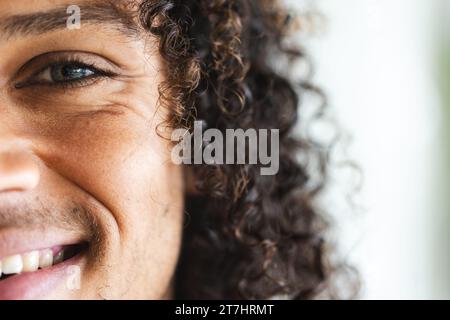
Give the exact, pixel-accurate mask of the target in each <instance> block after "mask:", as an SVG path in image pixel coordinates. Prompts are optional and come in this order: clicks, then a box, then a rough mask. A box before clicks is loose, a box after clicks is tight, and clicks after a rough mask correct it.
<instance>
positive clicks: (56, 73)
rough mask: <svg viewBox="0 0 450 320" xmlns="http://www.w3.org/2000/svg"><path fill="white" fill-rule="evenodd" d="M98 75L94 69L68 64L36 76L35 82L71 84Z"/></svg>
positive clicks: (45, 70)
mask: <svg viewBox="0 0 450 320" xmlns="http://www.w3.org/2000/svg"><path fill="white" fill-rule="evenodd" d="M95 75H96V71H95V70H93V69H92V68H90V67H88V66H84V65H80V64H74V63H67V64H57V65H53V66H49V67H47V68H45V69H44V70H42V71H41V72H40V73H39V74H37V75H36V77H35V80H36V81H38V82H46V83H61V82H71V81H77V80H82V79H86V78H89V77H92V76H95Z"/></svg>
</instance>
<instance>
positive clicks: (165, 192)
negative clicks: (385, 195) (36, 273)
mask: <svg viewBox="0 0 450 320" xmlns="http://www.w3.org/2000/svg"><path fill="white" fill-rule="evenodd" d="M13 2H14V5H12V3H13ZM65 4H67V1H62V0H61V1H46V0H41V1H29V0H19V1H17V0H16V1H5V0H0V20H2V19H4V18H5V17H6V16H9V15H18V14H26V13H32V12H36V11H38V10H39V11H41V10H47V9H52V8H54V7H55V6H56V5H65ZM152 45H153V40H152V39H151V38H148V36H142V37H127V36H125V35H124V34H122V33H120V32H118V31H117V30H114V29H113V28H99V27H98V26H94V25H86V26H83V27H82V28H81V29H79V30H68V29H60V30H57V31H52V32H48V33H45V34H42V35H20V36H17V37H5V36H4V35H2V34H1V33H0V52H1V60H0V119H1V121H0V212H6V211H8V212H10V213H11V212H12V213H13V215H14V223H13V226H11V227H9V225H8V223H7V222H8V221H9V220H8V215H6V214H0V233H2V232H6V229H8V231H11V232H16V231H17V232H19V231H20V232H24V233H25V234H26V232H28V231H32V230H33V229H36V228H37V227H38V226H39V228H41V229H42V232H43V233H49V232H56V233H59V234H64V233H68V232H69V230H70V233H71V234H76V235H79V237H80V238H82V239H83V240H86V241H87V242H88V244H89V249H88V254H86V255H85V257H84V258H83V259H82V262H81V264H80V266H81V267H82V278H81V284H82V288H81V290H78V291H71V290H68V289H66V287H65V286H64V285H61V286H60V287H59V289H57V290H52V291H51V292H49V293H48V296H46V297H42V298H60V299H64V298H70V299H80V298H82V299H98V298H107V299H111V298H115V299H133V298H138V299H157V298H167V297H170V296H171V289H172V286H171V284H172V279H173V274H174V271H175V267H176V263H177V259H178V255H179V251H180V238H181V227H182V217H183V209H182V208H183V194H184V190H183V179H182V169H181V167H177V166H175V165H173V164H172V162H171V161H170V145H169V142H168V141H167V140H165V139H162V138H161V137H160V136H159V134H158V131H157V130H156V129H157V126H158V124H160V123H161V122H162V121H163V119H164V118H165V117H166V114H165V112H168V110H165V109H164V108H158V85H159V83H160V82H161V80H162V78H163V75H162V72H161V65H162V63H161V62H160V61H161V59H160V57H159V55H158V54H157V53H156V51H154V50H150V49H149V48H151V47H152ZM49 53H51V54H49ZM35 57H39V58H37V59H35V60H33V62H32V63H30V61H31V60H32V59H33V58H35ZM67 57H69V58H70V59H72V58H73V57H75V58H76V59H77V61H78V60H81V61H82V62H85V63H88V64H89V65H95V66H96V67H98V68H101V69H107V70H108V71H111V72H114V74H115V76H114V77H110V78H103V79H96V80H94V81H90V82H86V83H85V84H83V85H81V86H71V87H68V88H61V87H52V86H49V85H46V84H41V83H34V84H32V85H29V86H24V87H20V86H19V87H15V86H16V85H17V84H21V83H24V82H25V83H26V82H27V81H28V80H29V79H30V77H32V76H33V74H34V73H35V72H37V71H39V70H40V69H42V68H44V67H45V66H46V65H48V64H51V63H53V62H54V59H56V60H57V61H58V62H60V61H65V59H67ZM24 66H25V67H24ZM73 203H75V204H76V206H77V207H80V208H84V209H86V211H87V212H88V214H89V217H84V218H83V219H84V221H85V222H86V221H91V222H92V221H93V222H94V223H95V230H90V229H89V228H88V227H87V225H88V224H87V223H77V222H75V220H74V221H71V220H70V219H67V217H68V215H69V214H70V212H69V213H68V209H69V208H70V206H71V205H72V206H73ZM23 207H26V208H29V209H30V210H32V211H39V210H42V208H45V210H46V212H48V214H50V215H51V219H49V217H48V216H47V217H46V218H45V219H44V218H42V219H41V216H38V217H34V218H33V219H32V221H33V222H32V223H30V221H29V220H26V219H25V216H24V215H23V214H22V211H21V210H20V208H23ZM21 219H22V220H21ZM40 219H41V220H40ZM25 220H26V221H25ZM7 225H8V228H7V227H6V226H7ZM42 226H44V227H43V228H42ZM95 239H97V240H95ZM94 240H95V241H94Z"/></svg>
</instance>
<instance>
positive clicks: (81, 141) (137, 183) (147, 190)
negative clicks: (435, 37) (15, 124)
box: [46, 112, 183, 240]
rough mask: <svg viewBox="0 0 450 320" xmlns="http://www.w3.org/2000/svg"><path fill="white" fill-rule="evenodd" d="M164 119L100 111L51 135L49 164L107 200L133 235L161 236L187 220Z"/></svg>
mask: <svg viewBox="0 0 450 320" xmlns="http://www.w3.org/2000/svg"><path fill="white" fill-rule="evenodd" d="M158 123H160V121H158V120H156V119H153V120H149V121H145V120H143V118H141V117H140V116H138V115H136V114H134V113H131V112H130V113H123V114H120V115H115V116H113V115H110V114H97V115H95V116H91V117H89V118H79V119H77V120H75V121H73V122H71V125H66V126H64V128H60V129H58V130H56V131H55V132H53V133H52V134H51V135H49V136H48V138H47V139H49V140H48V141H50V143H48V141H47V142H46V145H51V146H52V147H51V149H50V150H47V157H46V160H47V161H48V162H49V166H51V167H52V169H53V170H55V171H56V172H57V173H58V174H60V175H62V176H64V177H65V178H66V179H68V180H70V181H71V182H73V184H74V186H77V188H81V189H83V190H82V191H84V192H87V193H88V194H90V195H91V196H93V197H94V198H96V200H97V201H99V202H100V203H101V204H103V205H104V206H106V207H107V209H108V210H109V211H110V212H112V214H113V215H114V218H115V220H116V222H117V224H118V227H119V228H118V229H119V230H120V231H121V232H122V236H126V237H128V238H132V237H134V238H137V237H138V236H139V237H141V238H142V237H151V238H152V240H156V239H155V238H158V237H159V238H161V237H167V234H171V233H173V232H178V231H177V228H178V224H181V222H180V219H181V218H180V216H181V213H182V212H183V211H182V193H183V191H182V190H183V186H182V174H181V168H180V167H178V166H175V165H173V164H172V162H171V159H170V151H171V148H170V142H169V141H167V140H166V139H164V138H161V137H160V136H159V135H158V133H157V128H156V127H157V125H158ZM171 225H173V226H174V227H173V231H172V232H171V231H170V226H171ZM162 226H163V227H164V229H163V228H161V227H162ZM148 230H152V233H150V234H149V233H148ZM162 230H164V233H163V232H162Z"/></svg>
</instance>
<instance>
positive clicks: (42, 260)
mask: <svg viewBox="0 0 450 320" xmlns="http://www.w3.org/2000/svg"><path fill="white" fill-rule="evenodd" d="M52 265H53V251H52V250H50V249H47V250H44V251H41V255H40V257H39V268H41V269H44V268H48V267H51V266H52Z"/></svg>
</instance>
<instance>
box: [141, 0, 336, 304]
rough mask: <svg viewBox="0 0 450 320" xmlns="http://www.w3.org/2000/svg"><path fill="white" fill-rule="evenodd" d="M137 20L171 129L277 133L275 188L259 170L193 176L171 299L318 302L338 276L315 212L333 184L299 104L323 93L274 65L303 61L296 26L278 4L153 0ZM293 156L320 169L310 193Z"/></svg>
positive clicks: (202, 168)
mask: <svg viewBox="0 0 450 320" xmlns="http://www.w3.org/2000/svg"><path fill="white" fill-rule="evenodd" d="M139 12H140V21H141V24H142V25H143V26H144V28H145V29H146V30H148V31H149V32H150V33H151V34H152V35H154V36H155V37H157V39H158V42H159V52H160V54H161V56H162V57H163V59H164V62H165V65H166V70H165V72H166V79H165V82H164V83H163V84H162V85H161V87H160V95H161V104H163V105H165V106H166V107H167V108H169V109H170V110H171V114H170V118H169V119H167V123H168V124H169V125H170V126H172V127H174V128H180V127H185V128H189V129H192V127H193V123H194V121H195V120H202V121H204V123H205V125H206V128H216V129H219V130H221V131H222V132H225V130H226V129H238V128H242V129H244V130H246V129H248V128H255V129H279V130H280V170H279V173H278V174H277V175H275V176H261V175H260V170H259V169H260V168H259V166H257V165H233V166H231V165H196V166H192V167H191V169H192V172H193V173H194V177H195V186H196V189H197V190H198V194H195V195H187V196H186V197H187V199H186V204H187V208H186V210H187V212H188V213H189V217H188V218H189V220H188V221H187V227H186V230H185V233H184V242H183V248H182V254H181V257H180V262H179V267H178V271H177V279H176V297H177V298H182V299H184V298H187V299H224V298H225V299H242V298H243V299H268V298H272V297H275V296H282V297H287V298H290V299H308V298H314V297H316V296H317V295H318V294H320V293H321V292H322V291H324V289H326V288H327V286H328V283H329V279H330V277H331V274H332V273H333V271H334V267H333V266H332V265H331V264H330V263H329V261H328V260H329V259H328V251H327V248H328V245H327V243H326V241H325V240H324V237H323V233H324V231H325V230H326V228H327V223H326V221H325V219H324V218H323V215H322V214H321V212H320V209H319V208H318V207H317V206H316V204H315V203H314V202H315V201H314V200H315V198H316V196H317V195H318V193H319V192H320V191H321V190H322V189H323V187H324V185H325V183H326V173H327V164H326V150H324V149H323V148H318V147H317V146H316V145H315V144H314V143H313V142H312V141H309V139H303V138H298V137H297V138H295V137H294V136H293V135H292V131H293V128H294V126H295V125H296V124H297V121H298V120H299V119H298V118H299V117H298V114H299V108H301V106H302V104H301V95H302V93H303V92H306V91H316V92H317V93H319V94H320V90H318V89H317V88H315V87H314V86H313V85H312V84H310V83H309V82H308V80H304V81H302V82H301V83H300V84H299V86H297V85H296V84H295V83H293V81H291V80H289V79H288V78H287V77H286V76H283V75H281V74H279V73H278V72H277V71H275V68H274V67H273V66H272V64H271V61H272V60H273V58H274V57H278V58H280V57H286V58H288V59H290V61H293V62H294V61H295V60H302V59H305V57H304V54H303V52H302V51H301V50H298V49H295V50H294V49H292V48H287V47H285V46H284V44H283V40H284V39H285V38H286V36H287V35H288V31H289V28H290V21H292V19H291V17H290V16H289V15H288V14H286V13H285V12H284V11H283V9H282V7H281V5H280V4H279V1H274V0H159V1H152V0H148V1H143V2H142V3H141V5H140V8H139ZM298 153H301V154H303V155H306V156H309V157H312V158H315V159H317V160H318V161H319V163H320V164H321V165H320V170H319V171H320V174H319V175H318V177H317V178H315V180H316V181H314V183H311V182H312V181H311V172H310V170H311V169H310V168H308V166H307V165H306V164H300V163H299V161H298V159H297V155H298Z"/></svg>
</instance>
